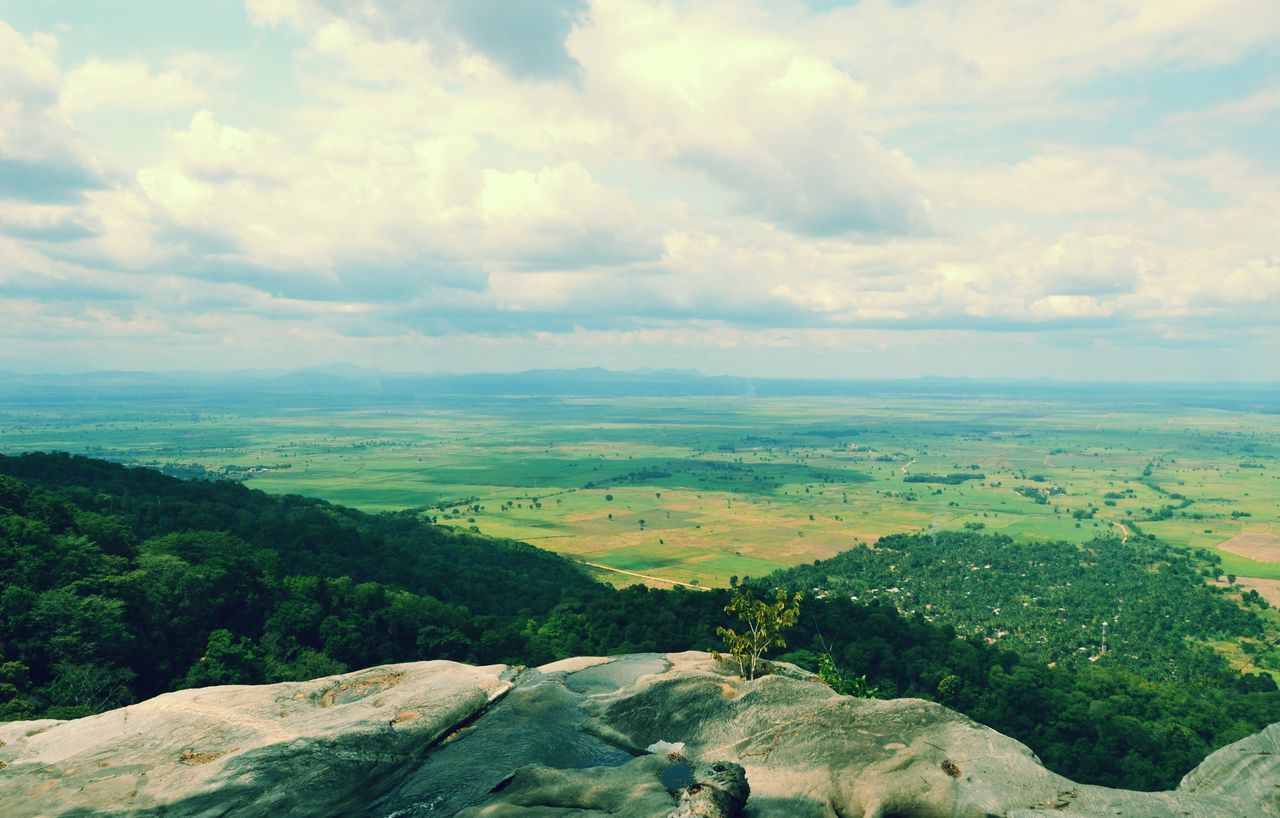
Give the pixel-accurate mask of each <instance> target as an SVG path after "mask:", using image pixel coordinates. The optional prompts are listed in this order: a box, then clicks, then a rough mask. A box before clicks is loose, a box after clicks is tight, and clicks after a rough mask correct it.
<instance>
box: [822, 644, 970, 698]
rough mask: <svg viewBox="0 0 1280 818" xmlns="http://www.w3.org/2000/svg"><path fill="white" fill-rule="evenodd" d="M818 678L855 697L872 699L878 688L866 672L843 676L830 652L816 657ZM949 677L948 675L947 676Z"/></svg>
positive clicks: (840, 692)
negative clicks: (870, 680) (871, 682)
mask: <svg viewBox="0 0 1280 818" xmlns="http://www.w3.org/2000/svg"><path fill="white" fill-rule="evenodd" d="M818 678H819V679H821V680H822V681H823V683H825V684H826V685H827V687H829V688H831V689H832V690H834V691H835V692H837V693H839V694H840V695H842V696H853V697H854V698H857V699H874V698H875V696H876V693H877V692H878V688H876V687H875V686H874V685H872V684H870V683H869V682H867V674H865V673H864V674H862V675H861V676H845V675H844V673H843V672H841V670H840V668H839V667H837V666H836V663H835V660H834V659H832V658H831V654H830V653H824V654H822V656H820V657H818ZM948 678H950V677H948Z"/></svg>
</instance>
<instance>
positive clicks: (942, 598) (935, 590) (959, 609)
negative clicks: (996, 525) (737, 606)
mask: <svg viewBox="0 0 1280 818" xmlns="http://www.w3.org/2000/svg"><path fill="white" fill-rule="evenodd" d="M1213 556H1214V555H1212V554H1209V553H1203V554H1196V553H1194V552H1189V551H1187V550H1186V549H1174V548H1170V547H1168V546H1166V545H1163V544H1161V543H1159V542H1157V541H1155V540H1154V538H1152V539H1148V538H1147V537H1145V536H1135V537H1134V538H1132V539H1130V540H1128V541H1127V542H1126V541H1122V540H1121V538H1120V537H1115V536H1106V537H1099V538H1097V539H1095V540H1093V541H1091V542H1088V543H1084V544H1081V545H1076V544H1074V543H1069V542H1061V541H1057V542H1055V541H1039V542H1037V541H1029V542H1017V541H1014V540H1013V539H1011V538H1009V537H1007V536H1004V535H1000V534H986V533H983V532H982V531H981V529H980V528H978V529H975V530H967V531H938V532H930V533H921V534H894V535H890V536H887V537H881V538H880V539H879V540H877V541H876V544H875V545H874V546H871V547H866V548H854V549H850V550H848V551H845V552H842V553H841V554H838V555H837V556H835V557H832V558H831V559H829V560H820V561H816V562H814V563H812V564H810V565H804V566H798V567H796V568H792V569H788V570H785V571H781V572H778V573H776V574H774V575H773V576H772V577H771V578H770V579H771V581H772V582H774V583H776V584H780V585H784V586H787V587H794V588H795V589H798V590H804V591H806V592H810V593H817V594H820V595H840V596H849V597H853V598H855V599H858V600H875V599H884V600H886V601H889V602H891V603H892V604H893V605H894V606H895V607H897V608H898V609H899V610H901V611H903V612H904V613H907V614H912V613H919V614H920V615H922V616H924V617H925V618H926V619H934V618H937V619H939V620H941V621H945V622H946V623H947V624H949V625H951V626H953V627H954V628H955V629H956V630H957V632H959V633H960V634H962V635H964V636H976V637H981V638H983V639H988V640H992V641H995V642H997V643H998V644H999V645H1001V646H1002V647H1006V648H1008V649H1010V650H1014V651H1016V652H1017V653H1019V654H1020V655H1022V656H1023V657H1025V658H1027V659H1031V660H1036V661H1039V662H1044V663H1048V662H1055V663H1057V664H1058V665H1059V666H1063V667H1067V668H1071V669H1073V670H1079V669H1080V668H1081V667H1083V666H1085V665H1088V664H1091V663H1096V662H1101V663H1103V664H1105V665H1107V666H1111V667H1122V668H1125V669H1127V670H1130V671H1132V672H1134V673H1137V674H1139V675H1141V676H1145V677H1147V678H1150V679H1153V680H1157V681H1159V680H1165V679H1169V680H1175V681H1196V680H1199V679H1200V678H1202V677H1208V678H1213V677H1215V676H1217V675H1219V674H1221V673H1223V672H1224V670H1225V668H1224V665H1223V660H1222V658H1221V656H1220V655H1219V654H1217V653H1215V652H1214V651H1212V650H1211V649H1209V648H1207V647H1205V646H1204V643H1205V641H1206V640H1210V639H1215V638H1221V639H1230V638H1233V637H1241V636H1246V637H1254V638H1257V637H1261V636H1262V635H1263V632H1264V628H1263V623H1262V621H1261V620H1260V619H1259V617H1258V615H1257V614H1256V613H1255V612H1254V611H1253V610H1250V609H1248V608H1244V607H1241V606H1240V605H1239V604H1237V603H1236V602H1235V601H1233V600H1230V599H1228V598H1226V597H1225V595H1224V593H1223V592H1224V591H1226V590H1227V589H1226V588H1225V587H1221V588H1219V587H1214V586H1210V585H1206V584H1205V582H1204V578H1203V576H1202V575H1201V573H1200V572H1201V571H1204V570H1205V569H1206V567H1207V566H1210V565H1212V564H1213V563H1214V559H1213ZM1210 570H1212V569H1210ZM1256 604H1257V605H1259V606H1263V605H1266V602H1265V601H1263V600H1259V602H1258V603H1256ZM1104 639H1105V641H1106V646H1105V650H1104V645H1103V641H1104Z"/></svg>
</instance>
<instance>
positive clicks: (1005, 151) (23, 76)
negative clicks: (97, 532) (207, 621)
mask: <svg viewBox="0 0 1280 818" xmlns="http://www.w3.org/2000/svg"><path fill="white" fill-rule="evenodd" d="M129 8H130V13H129V14H127V15H124V14H121V13H119V11H118V10H115V9H112V8H111V7H109V6H106V5H103V4H99V3H95V2H90V1H89V0H66V1H65V2H61V3H47V2H35V1H34V0H0V46H3V47H0V110H4V112H5V115H4V120H3V122H0V343H3V344H4V346H5V348H6V349H5V353H4V355H2V356H0V370H3V369H6V368H8V367H9V366H10V365H11V363H10V364H6V363H5V362H6V361H9V362H15V361H16V362H18V364H19V365H23V364H22V362H24V361H25V362H29V365H30V366H31V367H33V368H36V369H40V368H44V369H46V370H61V371H81V372H92V371H141V372H184V371H187V372H195V371H203V372H214V371H234V370H236V369H242V368H243V366H242V365H243V364H245V363H250V362H251V363H252V364H253V365H254V366H255V367H259V368H262V369H270V370H283V371H291V370H301V369H310V368H324V367H332V366H335V365H337V364H335V363H334V362H335V361H343V362H350V365H351V366H358V367H368V368H377V369H381V370H384V371H392V372H396V371H399V372H411V373H414V374H425V373H437V374H448V373H454V374H465V373H477V372H484V373H491V374H499V373H515V372H523V371H528V370H535V369H561V370H571V369H581V368H591V367H602V368H608V369H610V370H611V371H624V372H625V371H635V370H642V369H655V370H663V369H672V368H678V369H689V368H694V369H697V370H700V371H702V372H706V373H712V374H711V375H709V376H715V375H716V374H719V373H724V374H725V375H728V376H729V377H741V378H761V379H805V380H833V381H847V380H886V379H893V380H911V379H916V378H928V377H938V378H951V377H959V378H971V379H979V380H1011V381H1023V380H1028V381H1029V380H1041V379H1047V380H1051V381H1054V382H1061V383H1077V382H1078V383H1119V382H1142V383H1164V384H1172V383H1187V384H1215V383H1240V384H1261V383H1271V382H1273V381H1274V380H1276V379H1277V378H1280V367H1277V366H1276V361H1280V321H1277V320H1276V315H1280V253H1278V250H1277V236H1276V231H1275V225H1276V224H1280V197H1277V196H1276V195H1275V191H1276V190H1280V150H1277V147H1276V144H1275V142H1274V139H1273V138H1272V137H1271V135H1272V134H1274V133H1276V132H1277V131H1280V82H1277V80H1276V77H1278V76H1280V4H1275V3H1268V2H1259V0H1192V2H1188V3H1183V4H1179V5H1178V6H1177V7H1176V8H1173V7H1170V6H1169V5H1168V4H1162V3H1156V2H1151V0H1116V2H1115V3H1112V4H1107V5H1105V6H1104V5H1102V4H1099V5H1097V6H1094V7H1081V6H1079V5H1078V4H1073V3H1071V2H1067V0H1043V2H1039V3H1037V4H1035V6H1034V8H1029V7H1028V6H1027V4H1025V3H1021V2H1015V0H999V2H986V3H983V2H977V1H976V0H916V2H912V3H897V2H890V0H863V1H862V2H848V3H845V2H838V0H776V1H771V0H750V1H749V2H747V3H724V2H712V3H702V4H689V3H684V2H659V1H658V0H556V1H555V2H550V3H544V4H527V3H522V2H519V0H486V2H474V0H468V1H467V2H463V0H447V1H446V2H441V3H435V4H429V5H427V6H422V7H419V6H417V5H415V4H403V3H387V2H383V3H379V2H372V3H366V2H358V3H357V2H354V1H353V0H245V2H243V3H227V2H217V3H213V2H203V3H189V4H182V5H181V7H179V6H176V5H174V4H172V3H170V2H163V1H162V0H133V2H131V3H130V4H129ZM993 43H994V44H995V45H994V46H993V45H992V44H993ZM344 365H345V364H344Z"/></svg>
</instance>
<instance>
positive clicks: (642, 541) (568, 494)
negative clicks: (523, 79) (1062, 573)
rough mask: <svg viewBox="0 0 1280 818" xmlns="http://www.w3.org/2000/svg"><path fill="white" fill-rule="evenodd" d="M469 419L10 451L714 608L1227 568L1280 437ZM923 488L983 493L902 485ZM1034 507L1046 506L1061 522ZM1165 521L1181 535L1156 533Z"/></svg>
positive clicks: (349, 420)
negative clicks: (467, 537)
mask: <svg viewBox="0 0 1280 818" xmlns="http://www.w3.org/2000/svg"><path fill="white" fill-rule="evenodd" d="M462 405H463V404H461V403H460V402H459V401H457V400H452V401H449V402H440V403H439V404H438V405H432V404H425V405H418V404H415V405H412V406H404V407H397V408H395V409H387V408H381V409H378V410H377V411H331V410H299V409H279V410H275V411H272V412H262V413H258V414H253V415H237V414H227V413H220V414H205V413H192V412H190V411H189V410H182V411H178V410H175V409H165V408H151V407H148V406H145V405H140V404H116V405H109V404H87V403H86V404H76V405H69V406H66V407H57V409H56V410H34V409H32V410H24V409H20V408H13V407H9V408H8V409H7V410H6V412H5V413H4V414H3V415H0V451H5V452H16V451H23V450H30V449H60V450H67V451H73V452H78V453H84V454H91V455H95V456H105V457H109V458H112V459H117V460H122V461H126V462H132V463H145V464H154V465H159V464H165V463H183V464H200V465H202V466H204V467H207V468H210V469H214V470H223V469H228V468H232V469H241V470H247V469H254V470H256V471H254V472H253V474H252V476H251V477H250V478H249V485H251V486H254V487H256V488H261V489H263V490H266V491H270V492H275V493H285V492H292V493H298V494H304V495H307V496H314V497H322V498H325V499H328V500H331V501H333V502H337V503H342V504H344V505H351V506H356V507H358V508H362V509H365V510H369V511H390V510H399V509H404V508H415V509H421V510H422V513H425V514H428V515H430V516H432V517H435V518H436V519H438V520H439V521H440V522H444V523H448V524H451V525H456V526H460V527H463V528H468V527H471V526H474V527H476V528H477V529H478V530H480V531H483V532H485V533H489V534H494V535H497V536H503V537H511V538H515V539H522V540H527V541H529V542H532V543H535V544H537V545H540V546H543V547H546V548H549V549H551V550H554V551H559V552H561V553H564V554H568V555H571V556H574V557H577V558H579V559H585V560H589V561H592V562H597V563H600V564H601V565H607V566H609V567H612V568H616V569H619V570H627V571H635V572H636V573H642V574H647V575H651V576H655V577H660V578H665V579H670V580H674V581H679V582H697V583H698V584H699V585H702V586H710V585H725V584H727V583H728V581H729V578H730V577H731V576H735V575H736V576H739V577H741V576H747V575H751V576H758V575H761V574H764V573H767V572H768V571H770V570H772V569H774V568H778V567H784V566H789V565H795V564H798V563H802V562H808V561H811V560H814V559H820V558H824V557H828V556H831V555H833V554H835V553H838V552H839V551H842V550H845V549H847V548H850V547H852V546H854V545H856V544H858V543H860V542H861V543H866V542H871V541H874V540H875V539H876V538H877V537H879V536H882V535H884V534H888V533H893V532H904V531H917V530H921V529H928V528H930V527H933V528H938V529H958V528H961V527H962V526H964V525H966V524H968V525H981V526H983V527H984V528H985V529H986V530H989V531H995V532H1000V533H1005V534H1008V535H1010V536H1012V537H1015V538H1017V539H1026V540H1030V539H1065V540H1069V541H1075V542H1079V541H1084V540H1088V539H1091V538H1093V537H1095V536H1098V535H1100V534H1113V535H1118V534H1119V528H1118V527H1117V526H1115V525H1114V524H1113V522H1112V521H1116V522H1120V523H1126V522H1127V523H1128V524H1129V525H1130V526H1132V523H1133V521H1137V525H1138V526H1140V527H1141V528H1142V530H1143V531H1147V532H1150V533H1153V534H1156V535H1157V536H1159V537H1160V538H1161V539H1163V540H1165V541H1168V542H1171V543H1175V544H1181V545H1184V546H1188V547H1209V548H1212V547H1213V546H1215V545H1217V544H1218V543H1221V542H1223V541H1225V540H1227V539H1229V538H1230V537H1231V536H1234V534H1236V533H1238V532H1239V531H1240V530H1241V527H1242V525H1244V524H1245V523H1246V522H1247V523H1248V524H1249V525H1251V526H1253V525H1256V526H1266V525H1269V524H1274V523H1275V522H1277V520H1278V519H1280V503H1277V502H1276V500H1277V498H1280V483H1278V482H1277V481H1280V416H1276V415H1248V414H1241V413H1227V412H1220V411H1215V410H1203V409H1195V410H1192V409H1181V408H1177V407H1174V408H1170V407H1165V406H1133V407H1110V408H1108V409H1107V410H1105V411H1101V410H1099V409H1098V408H1097V407H1096V406H1087V405H1078V404H1069V403H1046V402H1033V401H1008V400H1001V401H994V400H993V401H986V400H979V399H966V400H930V399H911V398H901V397H895V398H891V399H879V398H874V399H873V398H840V399H816V398H815V399H803V400H802V399H742V398H724V399H706V398H699V399H677V398H662V399H655V398H632V399H560V400H556V401H538V402H530V401H527V400H516V399H512V400H509V401H506V400H500V399H486V400H485V401H484V402H483V403H481V404H477V405H474V406H468V407H466V409H465V410H464V409H462V408H460V406H462ZM1242 464H1248V465H1247V466H1246V465H1242ZM1257 466H1261V468H1257ZM904 470H905V471H904ZM913 472H914V473H933V474H951V473H957V472H963V473H970V474H982V475H984V478H983V479H982V480H974V481H968V482H965V483H963V484H960V485H936V484H926V483H906V482H904V481H903V476H904V474H907V473H913ZM1017 489H1024V490H1027V489H1031V490H1037V489H1042V490H1044V491H1045V492H1046V495H1045V498H1046V500H1047V502H1045V503H1044V504H1039V503H1037V502H1035V500H1034V499H1032V498H1029V497H1026V496H1023V495H1022V494H1019V493H1018V492H1017ZM1048 492H1052V493H1048ZM610 497H611V498H612V499H609V498H610ZM476 506H479V507H480V509H479V511H477V510H476V509H475V507H476ZM1164 506H1172V507H1173V511H1172V513H1171V516H1168V517H1167V519H1161V520H1150V519H1147V518H1151V517H1153V516H1159V512H1160V510H1161V508H1162V507H1164ZM1091 513H1092V514H1094V515H1095V516H1093V517H1091V518H1090V517H1088V516H1087V515H1089V514H1091ZM1233 513H1234V514H1235V515H1236V516H1234V517H1233V516H1232V515H1233ZM611 514H612V515H613V516H612V518H610V516H609V515H611ZM1073 514H1078V515H1082V516H1085V519H1076V517H1075V516H1073ZM1246 515H1247V516H1246ZM1103 517H1105V518H1106V519H1104V518H1103ZM641 520H643V521H644V525H643V526H642V525H641V523H640V521H641ZM1222 557H1223V565H1224V568H1223V571H1224V573H1234V574H1236V575H1238V576H1241V577H1261V578H1280V564H1273V563H1260V562H1256V561H1252V560H1247V559H1244V558H1242V557H1238V556H1235V555H1232V554H1226V553H1223V554H1222ZM611 579H612V581H616V582H621V583H624V584H625V583H629V582H630V581H632V578H628V577H624V576H623V575H612V576H611Z"/></svg>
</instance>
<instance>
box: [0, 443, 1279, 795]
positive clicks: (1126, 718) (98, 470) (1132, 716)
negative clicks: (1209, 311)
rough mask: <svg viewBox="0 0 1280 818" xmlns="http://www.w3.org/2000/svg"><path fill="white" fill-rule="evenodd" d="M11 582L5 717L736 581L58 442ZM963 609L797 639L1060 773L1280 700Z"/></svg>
mask: <svg viewBox="0 0 1280 818" xmlns="http://www.w3.org/2000/svg"><path fill="white" fill-rule="evenodd" d="M922 576H923V574H922ZM771 583H772V581H771V580H770V581H766V582H764V583H760V584H757V585H756V586H755V587H759V588H764V587H767V586H768V585H770V584H771ZM0 588H2V589H3V590H0V719H23V718H33V717H51V718H74V717H79V716H84V715H87V714H90V713H95V712H100V711H103V710H107V709H110V708H114V707H119V706H121V705H126V704H129V703H132V702H135V701H140V700H143V699H146V698H149V697H151V696H154V695H156V694H158V693H162V692H165V691H170V690H176V689H182V688H190V687H201V686H206V685H212V684H226V683H264V682H282V681H289V680H303V679H310V678H315V677H318V676H325V675H328V674H333V673H341V672H344V671H348V670H351V669H354V668H359V667H369V666H373V665H378V664H383V663H388V662H403V661H413V660H417V659H424V658H439V659H452V660H457V661H468V662H472V663H476V664H490V663H494V662H502V663H507V664H522V665H536V664H542V663H545V662H550V661H553V660H556V659H561V658H565V657H570V656H581V655H612V654H618V653H635V652H668V651H673V650H687V649H696V650H710V649H715V648H717V647H721V644H720V640H719V638H718V637H716V636H715V628H716V627H717V626H718V625H723V624H731V623H729V622H728V621H727V617H726V615H725V613H724V606H725V605H726V603H727V602H728V599H729V592H728V591H725V590H712V591H706V592H697V591H688V590H676V591H657V590H652V589H648V588H644V587H642V586H636V587H632V588H628V589H624V590H620V591H618V590H614V589H612V588H609V587H607V586H604V585H601V584H598V583H596V582H594V581H593V580H591V579H589V578H588V577H586V576H584V575H583V574H582V573H581V572H580V571H579V570H578V568H577V566H576V565H574V564H573V563H571V562H568V561H567V560H564V559H562V558H560V557H557V556H555V555H552V554H549V553H547V552H543V551H540V550H538V549H536V548H533V547H531V546H528V545H523V544H520V543H513V542H509V541H501V540H493V539H488V538H484V537H479V536H473V535H470V534H463V533H460V532H458V531H455V530H453V529H450V528H447V527H443V526H435V525H431V524H429V523H426V522H423V521H422V520H421V519H420V518H418V517H416V516H413V515H407V514H399V513H393V514H380V515H369V514H363V513H360V512H357V511H352V510H350V509H345V508H341V507H338V506H334V505H331V504H328V503H325V502H322V501H317V500H308V499H303V498H300V497H297V496H288V495H286V496H271V495H267V494H264V493H262V492H259V491H254V490H250V489H248V488H246V487H244V486H243V485H240V484H236V483H230V482H207V481H193V482H183V481H180V480H177V479H175V478H171V477H166V476H163V475H160V474H158V473H155V472H151V471H148V470H145V469H129V468H125V467H123V466H119V465H115V464H111V463H106V462H103V461H97V460H91V459H88V458H83V457H70V456H67V455H50V454H29V455H24V456H21V457H0ZM946 621H947V620H946V617H945V612H940V613H939V615H938V621H937V622H932V623H931V622H928V621H926V619H925V618H924V617H923V616H920V615H913V616H904V615H902V614H900V613H899V611H898V610H897V608H895V607H894V606H892V605H889V604H882V603H879V602H876V601H872V603H871V604H864V602H863V601H862V600H860V601H858V602H856V603H855V602H853V601H851V600H850V599H848V597H847V596H833V597H831V598H828V599H817V598H810V599H808V600H806V601H805V603H804V606H803V609H802V616H801V619H800V622H799V624H798V625H797V626H796V628H795V630H794V631H793V632H791V633H790V634H789V635H788V642H789V648H788V650H787V652H786V653H785V654H784V656H783V657H782V658H786V659H787V660H789V661H794V662H796V663H798V664H800V665H802V666H804V667H806V668H808V669H810V670H814V669H816V668H817V667H818V662H819V658H820V656H821V655H822V654H824V653H829V654H830V655H831V657H832V658H833V659H834V661H835V663H836V664H837V665H838V666H839V667H840V668H841V670H842V672H843V673H845V674H846V675H847V676H852V677H855V678H856V677H858V676H861V675H864V674H865V676H866V678H867V681H868V684H869V685H870V686H871V687H873V688H875V689H877V690H878V693H877V695H879V696H881V697H894V696H914V697H920V698H926V699H933V700H936V701H940V702H943V703H945V704H947V705H948V706H950V707H953V708H954V709H957V710H959V711H961V712H963V713H965V714H967V715H969V716H972V717H973V718H975V719H977V720H979V721H981V722H983V723H985V724H988V725H990V726H992V727H994V728H996V729H998V730H1000V731H1002V732H1004V733H1007V734H1009V735H1011V736H1013V737H1015V738H1017V739H1019V740H1020V741H1024V742H1026V743H1027V744H1028V745H1030V746H1031V747H1032V749H1033V750H1035V752H1036V753H1037V754H1038V755H1039V756H1040V758H1041V759H1043V760H1044V761H1045V763H1046V764H1047V765H1048V766H1049V767H1050V769H1053V770H1055V771H1056V772H1060V773H1063V774H1065V775H1069V776H1071V777H1073V778H1076V779H1079V780H1084V781H1088V782H1090V783H1101V784H1107V785H1113V786H1125V787H1129V788H1137V789H1153V788H1162V787H1170V786H1172V785H1173V784H1174V783H1176V781H1177V780H1178V778H1179V777H1180V776H1182V775H1183V774H1185V773H1186V772H1187V771H1188V770H1189V769H1191V768H1192V767H1193V766H1194V765H1195V764H1197V763H1199V762H1200V761H1201V760H1202V759H1203V758H1204V757H1205V756H1206V755H1207V754H1208V753H1209V752H1211V751H1212V750H1214V749H1216V748H1218V747H1221V746H1223V745H1225V744H1228V743H1230V742H1232V741H1237V740H1239V739H1241V738H1244V737H1245V736H1247V735H1249V734H1250V733H1253V732H1256V731H1258V730H1260V729H1262V728H1263V727H1265V726H1266V725H1267V724H1269V723H1271V722H1273V721H1280V693H1277V692H1276V691H1275V685H1274V683H1273V682H1271V680H1270V678H1269V677H1261V676H1243V677H1242V676H1240V675H1238V674H1236V673H1234V672H1232V671H1231V670H1230V669H1229V668H1227V667H1225V665H1223V664H1221V663H1220V662H1219V663H1217V664H1213V663H1209V664H1207V665H1205V667H1204V668H1202V670H1203V672H1200V673H1198V674H1197V675H1196V676H1195V678H1194V679H1193V680H1191V681H1190V682H1184V681H1179V680H1171V679H1169V678H1167V677H1164V676H1158V675H1157V676H1156V677H1154V678H1151V677H1149V676H1148V677H1144V676H1143V675H1139V674H1137V673H1135V672H1133V671H1132V670H1131V669H1128V668H1125V667H1121V666H1113V665H1112V664H1111V663H1109V662H1099V663H1086V665H1085V666H1082V667H1081V668H1079V669H1078V670H1076V671H1072V672H1066V671H1064V670H1062V669H1053V668H1049V667H1046V663H1045V662H1043V661H1040V660H1039V659H1037V658H1034V657H1031V658H1027V659H1023V658H1020V657H1019V656H1018V654H1017V653H1015V652H1013V651H1009V650H1004V649H1002V648H1003V647H1004V645H1002V644H999V643H997V644H996V645H994V646H992V645H988V644H987V643H986V642H985V640H984V639H983V638H981V637H980V636H979V635H977V634H972V633H968V632H966V631H964V630H963V629H960V632H959V633H958V630H957V628H955V627H952V626H951V625H949V624H946ZM958 637H959V638H958Z"/></svg>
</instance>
